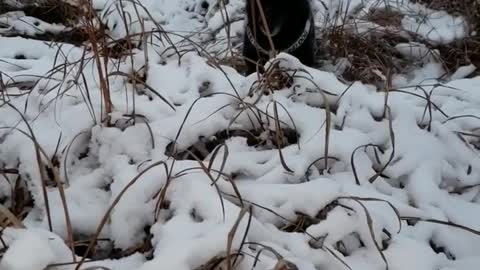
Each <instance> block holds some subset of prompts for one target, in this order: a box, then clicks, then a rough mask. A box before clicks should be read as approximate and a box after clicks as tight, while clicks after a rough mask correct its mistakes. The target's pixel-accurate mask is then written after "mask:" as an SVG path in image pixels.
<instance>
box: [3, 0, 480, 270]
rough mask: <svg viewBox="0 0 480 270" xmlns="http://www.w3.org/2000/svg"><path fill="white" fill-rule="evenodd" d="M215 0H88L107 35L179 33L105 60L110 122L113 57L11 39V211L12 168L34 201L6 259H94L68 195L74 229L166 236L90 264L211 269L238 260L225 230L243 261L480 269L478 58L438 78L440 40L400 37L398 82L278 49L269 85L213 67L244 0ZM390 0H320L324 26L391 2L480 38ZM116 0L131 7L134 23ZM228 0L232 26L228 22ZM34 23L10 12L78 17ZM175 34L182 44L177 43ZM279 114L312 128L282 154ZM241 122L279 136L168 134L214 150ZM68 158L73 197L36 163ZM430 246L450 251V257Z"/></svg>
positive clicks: (64, 162) (7, 57) (6, 59)
mask: <svg viewBox="0 0 480 270" xmlns="http://www.w3.org/2000/svg"><path fill="white" fill-rule="evenodd" d="M137 2H139V3H140V4H141V5H140V4H139V3H137ZM202 2H203V1H200V0H181V1H177V0H161V1H155V0H143V1H114V0H97V1H93V5H94V8H95V9H97V10H99V14H100V16H101V18H102V20H103V21H104V22H105V23H106V24H107V25H108V26H109V28H110V30H111V37H112V39H121V38H124V37H125V36H126V35H127V34H130V35H132V34H138V33H141V32H142V31H150V30H158V28H157V27H161V28H162V30H163V31H165V32H162V34H161V35H163V36H161V37H159V34H157V35H156V36H152V37H151V40H150V41H149V42H147V44H143V45H142V46H140V47H139V48H137V49H135V50H133V56H132V57H130V56H127V57H125V58H121V59H110V61H109V62H107V63H100V65H101V66H102V68H104V66H106V69H107V71H108V74H109V78H108V83H109V84H108V86H109V92H110V95H111V101H112V104H113V112H112V115H111V122H112V125H111V126H106V125H103V124H102V117H103V113H104V110H105V104H104V103H103V97H102V92H101V84H100V80H99V75H98V73H97V72H98V70H97V65H99V63H97V61H96V60H95V58H94V57H93V55H92V52H91V51H88V50H85V48H84V47H75V46H73V45H70V44H63V43H51V42H44V41H39V40H34V39H26V38H21V37H3V36H0V75H1V77H0V98H1V99H0V115H1V117H0V171H2V170H3V169H4V168H16V169H18V171H19V175H20V176H21V178H17V175H15V174H5V175H4V176H5V179H6V180H8V181H3V180H1V181H0V200H2V201H4V204H5V206H7V207H10V206H12V203H13V200H12V199H13V197H12V196H13V194H12V187H14V186H15V183H17V181H25V182H26V184H27V187H28V191H29V192H30V193H31V195H32V197H33V199H34V206H33V209H31V210H30V212H29V213H28V215H27V216H26V218H25V219H23V221H22V222H23V224H24V225H25V226H26V229H15V228H7V229H5V230H3V232H2V233H1V234H0V237H1V238H2V242H0V250H1V249H2V248H3V246H2V243H4V244H5V245H6V246H7V247H8V248H7V249H6V251H5V253H4V254H3V257H2V258H0V260H1V261H0V269H1V270H4V269H5V270H24V269H25V270H27V269H44V268H45V267H47V266H49V265H52V264H61V265H60V266H58V267H57V268H56V269H75V264H74V263H72V262H73V260H74V259H75V261H76V262H78V261H79V260H80V259H81V258H80V257H79V256H76V257H75V258H73V257H72V252H71V251H70V249H69V242H68V241H69V233H68V232H69V229H70V228H69V227H68V225H67V224H68V223H67V219H66V216H65V207H67V209H68V215H69V221H70V222H71V226H72V227H71V229H72V231H73V237H74V238H75V239H74V240H76V241H89V240H91V237H92V236H94V235H95V234H96V233H97V231H98V233H99V235H98V237H99V238H102V239H108V240H109V241H110V244H112V245H113V247H114V248H115V249H120V250H129V249H131V248H132V247H135V246H138V245H140V244H142V243H143V241H144V238H145V237H146V233H145V230H146V229H149V233H151V235H152V237H153V239H152V246H153V250H152V253H153V254H151V255H152V257H151V258H150V257H148V256H147V255H146V254H143V253H141V252H133V253H132V254H130V255H128V256H124V257H123V258H121V259H118V260H114V259H102V260H98V261H92V262H88V260H87V261H86V262H85V263H84V264H83V266H82V268H83V269H85V268H87V269H89V268H88V267H90V266H91V267H104V268H105V269H112V270H113V269H115V270H133V269H135V270H136V269H140V270H150V269H152V270H153V269H178V270H183V269H199V267H200V266H201V265H203V264H205V263H207V262H208V261H209V260H210V259H212V258H214V257H219V258H222V257H225V256H226V255H227V248H228V245H229V241H230V240H231V243H230V244H231V246H230V252H231V253H232V254H237V253H239V252H240V253H242V254H243V256H241V257H239V259H238V261H237V264H238V266H237V268H236V269H242V270H243V269H262V270H263V269H265V270H266V269H273V267H274V266H275V264H276V263H277V262H278V260H279V258H278V257H277V256H279V255H280V256H282V257H283V258H284V259H285V260H288V261H290V262H292V263H294V264H295V265H296V266H297V267H298V269H302V270H313V269H347V267H346V266H345V264H346V265H349V267H350V268H351V269H354V270H357V269H365V270H367V269H368V270H377V269H378V270H380V269H386V265H385V261H384V259H383V258H382V256H384V257H385V260H386V262H388V266H389V269H393V270H403V269H418V270H431V269H441V270H471V269H476V267H477V266H478V264H479V263H480V253H479V252H478V250H480V235H479V234H480V233H479V231H480V216H479V215H478V213H480V155H479V154H480V152H479V146H480V144H479V136H480V134H479V131H480V92H479V89H480V77H478V76H477V77H473V78H467V77H468V76H469V75H471V74H472V73H473V72H474V71H475V68H476V67H475V66H473V65H472V66H465V67H462V68H460V69H459V70H458V71H456V72H455V73H454V74H453V75H451V76H449V77H448V80H443V79H444V78H443V79H440V78H441V76H443V75H444V74H445V72H446V71H445V70H444V68H443V67H442V65H441V64H440V63H439V62H438V59H437V57H436V52H435V51H431V50H429V49H428V48H427V47H426V46H425V45H424V44H422V43H413V42H412V43H408V44H407V43H402V44H399V45H397V46H396V49H397V50H398V52H399V53H401V54H402V55H403V56H404V57H406V58H408V59H410V60H413V61H418V63H421V65H419V66H418V67H413V68H412V69H411V70H410V71H409V72H408V73H406V74H394V76H393V82H392V84H393V86H392V89H389V90H390V91H389V92H388V95H387V93H386V92H384V91H381V90H379V89H377V88H376V87H375V86H372V85H366V84H362V83H360V82H352V83H347V82H343V81H341V80H340V79H338V78H337V76H336V74H334V73H332V72H329V71H322V70H318V69H315V68H311V67H306V66H303V65H302V64H301V63H300V62H299V61H298V60H297V59H296V58H294V57H293V56H291V55H288V54H284V53H281V54H279V55H278V57H277V58H276V59H272V60H271V62H270V64H272V63H274V62H278V63H279V65H280V67H282V68H286V69H291V71H288V73H289V75H295V76H293V77H292V78H293V84H292V86H290V87H288V88H287V87H285V88H282V89H280V90H279V91H275V92H274V93H273V94H271V95H260V92H261V91H256V92H255V91H253V90H252V89H254V88H255V87H257V86H258V84H257V74H252V75H250V76H248V77H245V76H243V75H241V74H239V73H238V72H237V71H236V70H234V69H233V68H231V67H228V66H215V65H214V64H212V61H211V59H210V58H209V57H207V55H206V54H207V53H208V54H211V55H217V56H226V55H229V54H230V53H231V51H229V50H227V49H228V48H233V49H234V50H237V49H238V48H239V47H238V45H239V44H240V43H239V42H240V41H241V38H242V37H241V35H242V26H243V21H242V20H241V19H242V12H243V3H244V2H243V1H242V0H231V1H229V3H228V4H227V5H226V6H225V7H222V6H221V5H220V6H219V5H218V4H217V1H214V0H207V1H206V2H208V4H209V5H208V8H207V9H204V8H203V7H202ZM322 2H323V4H322ZM362 2H363V5H362ZM380 2H382V3H379V2H378V1H351V2H350V4H349V5H346V3H345V2H343V1H333V0H332V1H317V0H315V1H313V4H314V8H315V12H316V16H315V17H316V20H317V27H318V28H319V29H320V30H321V29H322V28H324V27H329V26H331V24H332V22H331V21H329V20H330V19H331V18H332V16H334V14H336V12H338V11H343V12H345V9H347V8H349V10H350V11H351V12H352V13H351V14H352V16H354V17H355V16H357V15H358V16H359V18H361V14H364V13H365V12H368V10H370V9H372V8H382V7H385V6H384V5H385V4H387V2H388V4H389V5H391V7H392V8H395V9H398V10H399V11H400V12H401V13H402V14H404V15H405V16H404V17H403V19H402V25H401V27H402V30H403V31H406V32H415V33H417V34H419V35H422V36H423V38H425V39H426V40H430V41H431V42H432V43H449V42H451V41H453V40H455V39H458V38H461V37H464V36H467V33H468V31H467V30H466V28H465V21H464V19H463V18H461V17H453V16H451V15H449V14H448V13H446V12H443V11H434V10H431V9H428V8H426V7H425V6H422V5H420V4H413V3H410V2H408V1H380ZM400 2H402V3H403V2H405V3H404V4H401V3H400ZM375 3H377V5H375ZM120 5H123V8H124V11H125V13H126V14H128V15H126V16H127V17H128V18H129V19H128V20H129V21H127V26H125V24H124V16H125V15H124V13H123V12H120V11H121V9H117V7H120ZM225 10H226V12H227V13H228V16H229V18H230V19H232V20H237V21H236V22H235V23H232V24H231V25H230V26H231V27H230V29H229V31H230V32H228V33H227V31H228V30H227V29H226V28H225V27H224V23H223V19H222V16H224V15H225V14H223V15H222V12H223V13H224V12H225ZM352 10H356V11H357V12H358V13H354V12H353V11H352ZM347 13H348V12H347ZM416 16H417V17H416ZM418 16H420V17H422V19H423V20H422V21H420V20H419V18H420V17H418ZM32 20H34V18H30V17H26V16H24V14H21V13H9V14H7V15H2V16H1V17H0V24H6V25H7V26H8V29H9V30H12V28H11V27H14V28H15V30H16V31H22V32H23V33H24V34H25V35H32V36H33V35H35V34H38V33H44V32H45V31H49V32H52V33H53V32H54V31H57V30H58V31H59V32H61V31H63V28H62V26H54V25H49V24H47V23H44V22H40V24H39V26H38V27H39V29H40V30H38V31H37V30H36V28H34V27H28V25H29V24H26V23H25V21H27V22H32ZM327 21H329V22H330V23H329V24H330V25H327V24H326V23H325V22H327ZM342 23H343V21H342V20H339V21H336V22H334V23H333V24H342ZM372 27H373V26H372ZM2 31H3V30H2ZM39 31H40V32H39ZM0 34H1V32H0ZM165 35H167V36H168V37H169V38H170V40H167V39H166V38H165ZM186 36H187V37H188V39H185V37H186ZM229 36H231V38H232V40H231V42H232V43H231V44H229V43H228V40H227V38H228V37H229ZM141 40H142V39H140V38H139V39H137V40H136V42H140V41H141ZM145 40H146V39H145ZM170 42H173V43H174V44H175V45H176V46H177V48H179V49H181V52H180V54H181V57H180V56H179V54H177V53H176V52H175V50H173V49H172V47H171V43H170ZM240 45H241V44H240ZM101 61H103V60H101ZM347 64H348V63H345V65H347ZM123 73H126V74H130V75H131V74H134V73H137V74H145V76H146V80H145V85H141V83H137V84H133V83H131V80H128V78H127V77H125V76H123V75H122V74H123ZM378 75H379V77H380V78H381V77H383V78H385V76H384V74H381V73H380V71H378ZM3 85H4V86H5V87H3ZM25 85H27V86H31V87H33V88H32V90H31V91H27V90H24V89H23V87H24V86H25ZM251 91H253V92H254V93H253V94H252V95H249V94H250V92H251ZM385 104H387V105H388V109H387V107H386V106H385ZM14 108H16V110H15V109H14ZM327 108H328V109H327ZM276 116H277V117H278V123H280V126H281V127H282V128H285V129H286V128H288V129H292V130H295V131H296V132H298V142H297V143H295V144H289V145H288V146H285V147H283V148H282V149H281V155H280V153H279V152H280V151H279V150H278V149H276V145H275V143H274V142H273V141H272V140H271V138H272V136H271V135H269V132H271V131H275V130H276V121H275V119H274V118H275V117H276ZM328 123H329V125H328ZM30 129H31V130H30ZM390 129H391V130H390ZM234 130H236V131H238V130H243V131H252V130H257V131H259V130H261V131H263V132H262V133H261V134H260V135H259V137H261V138H263V139H266V140H267V141H266V143H265V144H264V145H263V146H257V147H255V146H252V145H249V144H248V141H247V139H246V138H244V137H241V136H233V137H231V138H228V139H227V140H226V141H225V142H224V144H220V146H219V149H218V152H216V153H215V154H213V153H209V154H208V155H206V157H205V159H204V160H202V161H195V160H185V159H180V158H178V159H174V158H173V157H170V156H169V155H168V152H169V151H170V152H171V149H172V148H175V150H176V151H177V153H179V152H183V151H185V150H187V149H189V147H191V146H192V145H196V146H198V148H201V147H202V145H201V144H199V143H198V142H199V141H202V140H203V141H205V140H211V139H213V138H214V137H216V138H217V139H220V135H219V133H220V132H223V131H234ZM327 130H328V135H329V136H328V137H327ZM392 133H393V134H392ZM32 137H34V139H35V140H36V142H38V145H36V144H35V143H34V141H33V139H32ZM326 142H328V147H327V143H326ZM173 146H174V147H173ZM36 149H37V150H38V151H39V155H40V159H41V161H40V162H39V160H38V159H37V156H36V154H35V153H36ZM327 151H328V157H329V158H328V159H325V153H326V152H327ZM392 155H393V158H391V156H392ZM185 156H186V155H185ZM55 159H56V160H57V161H58V164H57V165H56V167H55V168H56V169H55V171H54V174H55V175H57V176H58V179H59V180H60V181H61V182H62V183H61V184H63V189H64V195H65V198H66V205H64V202H63V199H62V196H63V194H62V192H63V191H62V189H60V188H58V184H60V183H55V184H53V183H52V181H53V179H52V177H51V173H50V172H45V171H44V173H42V172H41V171H42V170H45V168H43V167H39V164H43V165H50V163H53V161H52V160H55ZM387 163H388V166H386V164H387ZM383 167H385V169H384V170H383V171H382V174H380V175H379V174H378V171H380V170H381V169H382V168H383ZM208 170H209V171H208ZM207 171H208V173H207ZM219 171H221V173H220V172H219ZM2 174H3V171H2ZM45 174H46V175H47V178H48V179H47V180H48V181H49V183H47V184H48V187H47V190H46V191H45V193H44V190H43V188H42V185H43V184H42V175H45ZM138 176H139V177H138ZM459 190H460V191H461V192H459ZM44 194H47V197H45V195H44ZM238 194H240V197H239V196H238ZM47 199H48V201H47ZM160 200H162V202H163V204H162V205H159V204H160ZM47 202H48V209H47ZM333 206H334V207H333ZM244 207H246V208H245V209H248V207H251V217H249V213H246V214H244V215H243V216H241V214H243V212H242V210H243V209H244ZM329 207H333V209H331V211H329V212H328V213H323V214H326V215H325V216H322V215H319V212H321V211H322V210H324V209H325V208H329ZM110 211H111V212H110ZM48 213H50V219H49V218H48V215H49V214H48ZM107 214H109V215H108V218H107V219H106V222H105V224H101V221H102V220H103V219H104V217H105V215H107ZM300 215H303V216H308V217H310V219H313V220H316V221H315V222H314V223H313V224H309V223H308V221H305V223H304V225H305V227H304V228H300V229H299V230H298V231H295V232H290V231H288V230H287V229H285V228H290V229H291V228H292V227H295V226H294V225H292V223H294V222H295V221H297V219H298V217H299V216H300ZM0 217H2V215H0ZM408 217H413V218H418V219H423V220H428V219H434V220H437V221H443V222H451V223H455V224H458V225H461V226H465V227H468V228H470V229H471V230H473V231H470V232H469V231H467V230H464V229H461V228H455V227H452V226H449V225H445V224H439V223H438V222H423V221H419V222H418V223H416V224H415V225H414V224H412V223H411V222H407V219H408ZM50 223H51V225H52V232H50V231H49V230H50V228H49V226H50ZM234 227H236V231H234V232H233V231H232V228H234ZM233 233H234V234H233ZM244 235H245V242H246V243H245V244H242V240H243V238H244ZM229 236H231V238H230V239H229ZM431 242H433V243H434V245H435V246H436V248H443V249H444V252H436V251H435V250H434V249H433V248H432V247H431ZM106 246H108V245H106ZM105 249H108V248H105ZM240 249H241V250H240ZM378 249H380V250H382V252H379V250H378ZM272 250H273V251H272ZM107 251H108V250H107ZM342 252H343V253H342ZM256 256H258V260H256V258H255V257H256ZM234 258H235V256H232V257H231V259H232V261H233V260H234ZM240 258H241V259H240ZM254 264H255V267H254V268H252V267H253V265H254ZM92 269H95V268H92ZM98 269H100V268H98Z"/></svg>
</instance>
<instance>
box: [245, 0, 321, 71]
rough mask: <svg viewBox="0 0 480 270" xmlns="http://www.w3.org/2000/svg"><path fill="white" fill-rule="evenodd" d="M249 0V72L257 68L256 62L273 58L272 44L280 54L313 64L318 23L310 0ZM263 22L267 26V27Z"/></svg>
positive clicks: (246, 44) (247, 29) (246, 53)
mask: <svg viewBox="0 0 480 270" xmlns="http://www.w3.org/2000/svg"><path fill="white" fill-rule="evenodd" d="M246 1H247V3H246V24H245V37H244V45H243V56H244V57H245V61H246V63H247V74H251V73H253V72H255V71H256V70H257V68H256V67H257V64H256V63H258V64H259V66H263V65H264V64H265V62H266V61H268V60H269V59H270V58H271V56H272V55H273V54H272V52H274V50H272V46H271V43H273V47H274V49H275V51H276V52H277V53H279V52H286V53H289V54H291V55H293V56H295V57H297V58H298V59H299V60H300V62H302V64H304V65H307V66H312V64H313V63H314V54H315V25H314V20H313V15H312V9H311V6H310V2H309V1H310V0H246ZM258 2H259V3H260V5H261V8H262V10H263V14H264V17H263V16H262V15H261V10H260V8H259V7H258ZM262 18H265V19H262ZM264 21H266V24H267V26H268V27H265V24H264ZM267 29H268V30H267ZM269 36H270V37H271V39H269V38H268V37H269Z"/></svg>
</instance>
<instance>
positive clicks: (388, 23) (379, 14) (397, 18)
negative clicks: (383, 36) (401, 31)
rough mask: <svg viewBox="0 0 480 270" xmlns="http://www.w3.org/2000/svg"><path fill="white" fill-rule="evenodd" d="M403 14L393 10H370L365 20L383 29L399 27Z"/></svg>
mask: <svg viewBox="0 0 480 270" xmlns="http://www.w3.org/2000/svg"><path fill="white" fill-rule="evenodd" d="M403 16H404V15H403V14H402V13H400V12H399V11H396V10H394V9H391V8H389V9H385V8H382V9H372V10H370V11H369V12H368V14H367V16H366V19H367V20H368V21H370V22H374V23H376V24H378V25H381V26H384V27H400V26H401V24H402V18H403Z"/></svg>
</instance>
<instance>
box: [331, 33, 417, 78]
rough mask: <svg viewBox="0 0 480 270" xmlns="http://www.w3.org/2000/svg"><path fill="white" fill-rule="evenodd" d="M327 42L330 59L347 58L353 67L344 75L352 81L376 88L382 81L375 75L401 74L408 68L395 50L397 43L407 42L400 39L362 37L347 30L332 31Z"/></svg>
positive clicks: (393, 37)
mask: <svg viewBox="0 0 480 270" xmlns="http://www.w3.org/2000/svg"><path fill="white" fill-rule="evenodd" d="M324 38H325V39H326V40H328V42H327V43H326V45H325V47H324V48H325V51H326V52H327V54H328V55H329V56H330V57H332V58H333V59H339V58H347V59H348V60H349V62H350V63H351V66H350V67H349V68H348V69H347V70H346V71H345V73H344V74H343V77H344V78H345V79H346V80H349V81H361V82H364V83H370V84H376V83H377V82H378V81H380V79H381V78H379V77H378V75H377V74H376V72H375V71H377V70H378V71H380V72H382V73H383V74H387V73H389V72H392V71H393V72H398V73H401V72H402V71H403V70H404V68H406V67H407V66H408V64H409V63H408V61H406V60H405V59H403V57H402V56H401V55H400V54H399V53H398V52H397V50H396V49H395V47H394V46H395V45H396V44H397V43H399V42H404V41H405V40H403V39H401V38H399V37H395V36H387V37H385V36H377V35H364V36H359V35H357V34H353V33H350V32H348V31H346V30H343V31H337V30H333V31H330V32H328V33H327V34H326V35H325V37H324Z"/></svg>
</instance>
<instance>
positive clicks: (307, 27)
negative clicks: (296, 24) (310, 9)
mask: <svg viewBox="0 0 480 270" xmlns="http://www.w3.org/2000/svg"><path fill="white" fill-rule="evenodd" d="M248 24H249V23H248V21H247V29H246V32H247V37H248V40H249V41H250V43H252V45H253V46H254V47H255V48H256V49H257V50H259V51H260V52H262V53H264V54H267V55H268V56H270V57H272V54H273V51H272V50H266V49H264V48H263V47H262V46H260V44H258V42H257V40H256V39H255V37H254V36H253V33H252V30H251V29H250V27H249V25H248ZM311 25H312V18H311V17H309V18H308V20H307V22H306V23H305V28H304V29H303V33H302V35H301V36H300V37H299V38H298V39H297V40H296V41H295V42H294V43H293V44H292V45H290V46H289V47H288V48H286V49H283V50H281V51H282V52H285V53H291V52H293V51H295V50H296V49H298V48H300V46H302V44H303V43H304V42H305V40H306V39H307V37H308V34H310V27H311Z"/></svg>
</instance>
